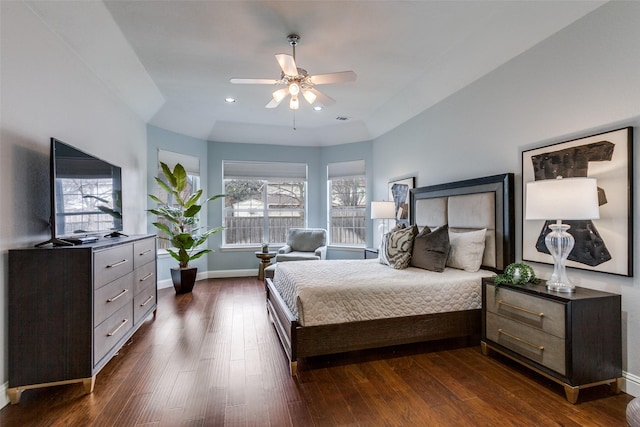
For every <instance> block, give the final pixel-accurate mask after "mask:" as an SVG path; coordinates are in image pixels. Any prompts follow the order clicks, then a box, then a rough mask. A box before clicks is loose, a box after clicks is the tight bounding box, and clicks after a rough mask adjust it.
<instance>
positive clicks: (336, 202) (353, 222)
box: [327, 160, 367, 246]
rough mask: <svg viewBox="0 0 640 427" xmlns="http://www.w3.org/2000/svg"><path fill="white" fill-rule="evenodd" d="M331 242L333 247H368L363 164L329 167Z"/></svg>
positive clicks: (360, 161) (359, 162)
mask: <svg viewBox="0 0 640 427" xmlns="http://www.w3.org/2000/svg"><path fill="white" fill-rule="evenodd" d="M327 176H328V178H329V181H328V184H329V185H328V188H329V194H330V202H329V203H328V205H329V215H328V218H329V241H330V242H331V244H332V245H358V246H360V245H364V244H365V230H366V229H365V210H366V204H367V192H366V180H365V164H364V160H355V161H350V162H340V163H329V165H328V166H327Z"/></svg>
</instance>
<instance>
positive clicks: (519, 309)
mask: <svg viewBox="0 0 640 427" xmlns="http://www.w3.org/2000/svg"><path fill="white" fill-rule="evenodd" d="M486 310H487V312H489V313H496V314H499V315H501V316H504V317H507V318H509V319H512V320H515V321H517V322H521V323H524V324H526V325H529V326H531V327H533V328H536V329H539V330H541V331H544V332H546V333H549V334H552V335H555V336H556V337H558V338H562V339H564V338H565V335H566V331H565V305H564V304H562V303H560V302H555V301H552V300H549V299H542V298H538V297H536V296H533V295H528V294H526V293H523V292H514V291H512V290H510V289H505V288H498V293H497V295H496V292H495V286H493V285H487V294H486Z"/></svg>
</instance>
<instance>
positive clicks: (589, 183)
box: [525, 178, 600, 220]
mask: <svg viewBox="0 0 640 427" xmlns="http://www.w3.org/2000/svg"><path fill="white" fill-rule="evenodd" d="M525 218H526V219H531V220H535V219H544V220H576V219H598V218H600V211H599V208H598V184H597V181H596V179H595V178H562V179H544V180H540V181H533V182H527V194H526V209H525Z"/></svg>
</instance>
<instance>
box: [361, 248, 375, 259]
mask: <svg viewBox="0 0 640 427" xmlns="http://www.w3.org/2000/svg"><path fill="white" fill-rule="evenodd" d="M374 258H378V248H364V259H374Z"/></svg>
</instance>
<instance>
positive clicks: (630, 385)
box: [622, 371, 640, 397]
mask: <svg viewBox="0 0 640 427" xmlns="http://www.w3.org/2000/svg"><path fill="white" fill-rule="evenodd" d="M622 378H624V381H622V391H624V392H625V393H627V394H630V395H631V396H633V397H638V396H640V377H639V376H637V375H633V374H630V373H629V372H625V371H622Z"/></svg>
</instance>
